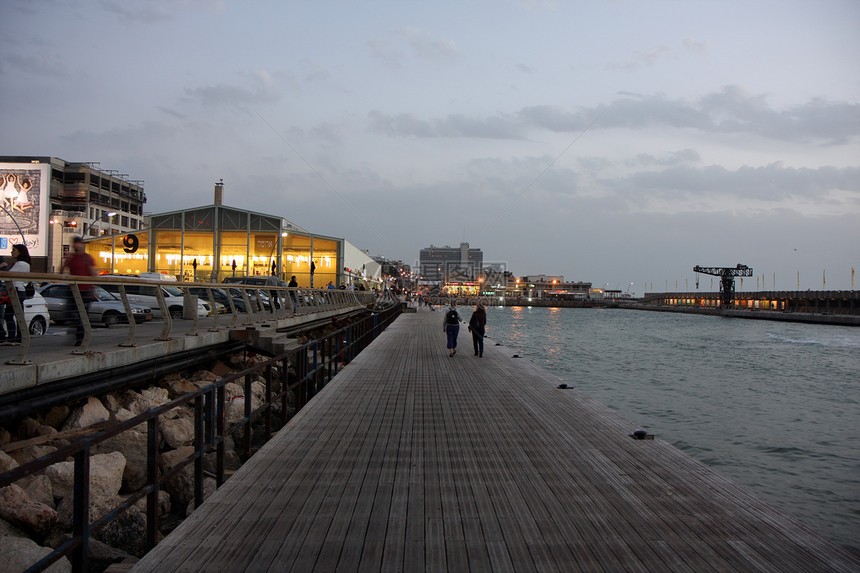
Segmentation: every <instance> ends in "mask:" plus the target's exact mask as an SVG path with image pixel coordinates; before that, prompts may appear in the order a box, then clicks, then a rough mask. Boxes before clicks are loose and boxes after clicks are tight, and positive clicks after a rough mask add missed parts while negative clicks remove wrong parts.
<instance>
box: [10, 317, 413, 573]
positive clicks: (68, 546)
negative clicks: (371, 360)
mask: <svg viewBox="0 0 860 573" xmlns="http://www.w3.org/2000/svg"><path fill="white" fill-rule="evenodd" d="M400 312H401V306H400V305H392V306H390V307H389V308H388V309H387V310H384V311H380V312H374V313H371V315H370V316H368V317H366V318H364V319H362V320H360V321H357V322H354V323H352V324H349V325H347V326H345V327H343V328H340V329H339V330H337V331H334V332H332V333H331V334H328V335H327V336H325V337H323V338H320V339H317V340H312V341H310V342H307V343H306V344H304V345H301V346H298V347H296V348H293V349H290V350H287V351H285V352H283V353H281V354H280V355H278V356H275V357H273V358H270V359H268V360H266V361H264V362H262V363H260V364H258V365H256V366H253V367H251V368H248V369H246V370H243V371H241V372H237V373H234V374H231V375H229V376H227V377H225V378H222V379H220V380H218V381H216V382H214V383H212V384H210V385H208V386H205V387H203V388H199V389H198V390H196V391H194V392H191V393H188V394H185V395H183V396H181V397H179V398H176V399H175V400H172V401H170V402H168V403H166V404H163V405H161V406H158V407H156V408H153V409H151V410H148V411H147V412H144V413H142V414H140V415H138V416H136V417H134V418H131V419H129V420H127V421H125V422H120V423H117V424H115V425H113V426H111V427H109V428H106V429H103V430H101V431H98V432H97V433H94V434H93V435H91V436H89V437H86V438H82V439H80V440H79V441H77V442H75V443H73V444H71V445H68V446H66V447H63V448H60V449H58V450H57V451H55V452H53V453H51V454H49V455H47V456H44V457H42V458H39V459H37V460H34V461H31V462H29V463H27V464H25V465H22V466H19V467H17V468H14V469H12V470H10V471H7V472H6V473H3V474H0V487H5V486H7V485H10V484H12V483H15V482H16V481H18V480H20V479H21V478H24V477H27V476H29V475H32V474H34V473H36V472H38V471H41V470H43V469H45V468H47V467H48V466H50V465H52V464H55V463H57V462H62V461H66V460H67V459H68V458H70V457H71V458H73V459H74V493H73V495H74V502H73V531H72V537H71V539H69V540H68V541H66V542H65V543H63V544H62V545H60V546H59V547H58V548H57V549H55V550H54V551H53V552H52V553H51V554H49V555H47V556H46V557H44V558H43V559H42V560H40V561H39V562H37V563H35V564H33V565H32V566H31V567H30V569H28V570H27V571H34V572H35V571H43V570H44V569H46V568H48V567H50V565H51V564H52V563H54V562H56V561H57V560H58V559H60V558H61V557H63V556H68V557H69V558H70V560H71V562H72V568H73V571H76V572H84V571H86V570H87V565H88V549H89V540H90V536H91V535H92V534H93V533H95V532H97V531H98V530H100V529H101V528H103V527H104V526H105V525H107V524H108V523H110V522H111V521H113V520H114V519H116V518H117V517H118V516H120V515H121V514H122V513H123V512H125V511H127V510H128V509H129V508H130V507H131V506H132V505H134V504H135V503H136V502H138V501H139V500H141V499H143V498H146V523H147V535H146V548H147V550H149V549H151V548H152V547H154V546H155V544H156V542H157V535H158V527H159V521H158V520H159V515H158V491H159V489H160V488H161V486H162V484H164V483H165V482H167V481H168V480H169V479H171V478H172V477H174V476H176V475H177V474H179V473H180V472H182V471H183V470H184V469H185V468H186V467H188V466H189V465H192V464H193V474H194V477H193V480H194V504H195V507H199V505H200V504H201V503H203V480H204V471H203V458H204V456H205V455H206V454H208V453H211V452H214V453H215V472H214V473H215V480H216V485H217V486H219V487H220V486H221V484H223V483H224V479H225V471H224V458H225V452H226V448H225V437H227V436H230V435H232V434H233V432H234V431H235V430H237V429H238V428H239V427H242V432H241V435H242V438H243V441H242V444H241V452H240V453H241V454H242V455H244V456H245V457H250V456H251V455H252V454H253V453H254V452H253V440H252V437H253V429H252V422H254V421H259V422H261V424H262V428H263V431H262V434H263V435H262V436H260V438H262V439H263V440H264V441H267V440H268V439H269V438H271V437H272V436H273V414H275V410H276V409H278V410H280V412H281V417H282V419H283V420H284V422H286V420H287V413H288V402H289V397H290V395H292V396H293V397H294V408H295V409H296V410H298V409H300V408H301V407H302V406H304V405H305V404H307V402H308V401H310V400H311V399H312V398H313V396H314V395H315V394H316V393H317V392H319V391H320V390H322V388H323V387H325V385H326V384H327V383H328V382H329V381H331V379H332V378H333V377H334V376H335V375H336V374H337V373H338V371H339V370H340V368H341V367H343V366H344V365H346V364H348V363H349V362H350V361H352V359H353V358H354V357H355V356H356V355H357V354H358V353H359V352H361V351H362V350H363V349H364V348H366V347H367V345H368V344H370V343H371V342H372V341H373V340H374V339H375V338H376V337H377V336H378V335H379V334H381V333H382V331H383V330H384V329H385V328H386V327H387V326H388V325H389V324H391V322H393V321H394V319H396V318H397V317H398V316H399V315H400ZM234 318H235V317H234ZM260 375H262V376H263V378H264V379H265V399H264V401H263V403H262V405H260V406H259V407H258V408H256V409H254V408H253V400H252V399H251V396H252V383H253V380H254V379H255V378H256V377H258V376H260ZM275 381H279V382H280V384H279V385H278V386H279V390H276V389H275V388H274V386H276V385H275V384H274V383H275ZM231 382H237V383H241V384H242V385H243V386H244V390H245V397H246V398H245V404H244V416H243V417H242V418H241V419H240V420H239V421H238V422H236V423H235V424H232V425H229V426H228V425H227V424H226V422H225V409H226V390H225V387H226V385H227V384H229V383H231ZM184 405H192V406H193V409H194V436H195V437H194V453H193V454H192V455H191V456H189V457H187V458H186V459H184V460H183V461H181V462H179V463H178V464H176V465H174V466H173V467H172V468H170V469H169V470H167V471H166V472H164V473H160V472H159V458H160V452H159V450H158V442H159V439H158V436H159V433H158V428H159V419H160V417H161V416H163V415H164V414H166V413H167V412H170V411H171V410H174V409H176V408H179V407H182V406H184ZM276 406H277V408H276ZM140 424H146V429H147V483H146V485H145V486H144V487H142V488H141V489H139V490H137V491H135V492H133V493H131V494H130V495H129V496H128V497H127V498H126V499H125V500H124V501H123V502H122V503H121V504H120V505H119V506H117V507H115V508H113V509H112V510H111V511H109V512H108V513H106V514H104V515H102V516H100V517H99V518H98V519H96V520H95V521H93V522H92V523H90V515H89V502H90V491H89V476H90V452H91V450H92V448H93V447H94V446H95V445H96V444H98V443H101V442H104V441H105V440H107V439H109V438H111V437H113V436H116V435H118V434H120V433H122V432H126V431H129V430H131V429H133V428H135V427H137V426H139V425H140Z"/></svg>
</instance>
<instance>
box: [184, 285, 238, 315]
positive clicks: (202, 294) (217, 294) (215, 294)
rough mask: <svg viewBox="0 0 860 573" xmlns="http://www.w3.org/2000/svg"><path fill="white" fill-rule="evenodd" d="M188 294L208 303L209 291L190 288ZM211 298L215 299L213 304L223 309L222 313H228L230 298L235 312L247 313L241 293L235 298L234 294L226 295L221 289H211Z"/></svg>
mask: <svg viewBox="0 0 860 573" xmlns="http://www.w3.org/2000/svg"><path fill="white" fill-rule="evenodd" d="M234 290H235V289H234ZM188 292H190V293H191V294H193V295H196V296H197V297H198V298H199V299H200V300H202V301H204V302H209V289H208V288H206V287H190V288H189V289H188ZM237 293H238V291H237ZM212 298H214V299H215V304H218V305H221V306H222V307H223V308H224V312H230V301H229V299H231V298H232V299H233V305H234V306H235V307H236V311H237V312H248V309H247V307H246V306H245V299H244V298H242V293H238V296H237V295H235V294H227V291H225V290H223V289H220V288H214V287H212Z"/></svg>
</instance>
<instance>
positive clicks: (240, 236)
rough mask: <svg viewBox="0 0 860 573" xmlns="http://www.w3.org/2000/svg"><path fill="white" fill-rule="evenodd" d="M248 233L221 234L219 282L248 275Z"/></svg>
mask: <svg viewBox="0 0 860 573" xmlns="http://www.w3.org/2000/svg"><path fill="white" fill-rule="evenodd" d="M247 259H248V233H246V232H244V231H238V232H237V231H222V232H221V257H220V259H219V261H218V263H219V264H220V268H219V272H218V282H221V281H223V280H224V279H225V278H227V277H232V276H234V275H235V276H237V277H243V276H245V275H247V274H248V267H247V263H248V261H247Z"/></svg>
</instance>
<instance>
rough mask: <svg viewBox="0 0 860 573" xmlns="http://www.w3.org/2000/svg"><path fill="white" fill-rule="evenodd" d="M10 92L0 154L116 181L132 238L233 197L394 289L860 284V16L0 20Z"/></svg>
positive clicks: (463, 14) (82, 6)
mask: <svg viewBox="0 0 860 573" xmlns="http://www.w3.org/2000/svg"><path fill="white" fill-rule="evenodd" d="M0 85H2V97H0V102H2V103H0V131H2V134H3V135H2V137H0V155H39V156H53V157H59V158H61V159H64V160H66V161H71V162H84V161H93V162H99V163H100V166H101V168H102V169H113V170H118V171H119V172H121V173H128V174H129V176H130V178H131V179H140V180H143V181H144V186H145V191H146V194H147V198H148V202H147V204H146V211H147V212H148V213H160V212H165V211H172V210H178V209H184V208H190V207H197V206H202V205H210V204H212V203H213V187H214V184H215V183H216V182H218V181H219V180H222V179H223V181H224V189H225V191H224V203H225V204H227V205H230V206H234V207H238V208H243V209H249V210H253V211H259V212H263V213H267V214H273V215H278V216H283V217H285V218H287V219H289V220H291V221H293V222H294V223H296V224H297V225H299V226H300V227H302V228H305V229H307V230H309V231H311V232H313V233H317V234H322V235H329V236H335V237H343V238H345V239H347V240H348V241H349V242H351V243H352V244H354V245H356V246H357V247H359V248H360V249H363V250H367V251H368V252H369V254H371V255H382V256H385V257H387V258H389V259H400V260H402V261H404V262H405V263H407V264H415V263H416V262H417V259H418V256H419V251H420V249H422V248H424V247H427V246H430V245H435V246H445V245H451V246H457V245H459V244H460V242H462V241H466V242H468V243H469V244H470V246H472V247H477V248H480V249H482V251H483V253H484V261H485V263H496V264H501V265H504V266H505V268H507V269H508V270H509V271H511V272H513V273H514V274H515V275H516V276H525V275H536V274H546V275H563V276H564V278H565V280H568V281H588V282H591V283H592V284H593V285H594V286H595V287H602V286H608V287H609V288H620V289H621V290H624V291H626V292H630V293H634V294H641V293H642V292H643V291H646V290H647V291H663V290H666V289H668V290H675V289H676V288H677V289H678V290H686V289H689V290H694V289H695V278H696V277H695V274H694V273H693V271H692V267H693V266H695V265H702V266H718V267H719V266H735V265H736V264H738V263H742V264H746V265H748V266H750V267H752V268H753V272H754V275H755V276H753V277H751V278H748V279H745V281H744V284H743V285H742V286H741V285H738V288H739V290H754V289H755V288H764V289H768V290H769V289H772V288H774V287H775V288H776V289H779V290H792V289H795V288H797V287H798V284H799V287H800V288H801V289H803V290H806V289H822V288H826V289H828V290H831V289H851V288H852V287H853V288H857V286H856V285H857V284H858V283H860V275H858V277H857V283H854V284H853V285H852V281H853V277H852V269H857V270H858V271H860V2H857V1H856V0H844V1H843V0H819V1H815V2H811V1H809V0H803V1H795V0H776V1H763V0H742V1H735V0H719V1H696V0H684V1H681V0H672V1H660V0H654V1H645V0H604V1H599V0H580V1H561V0H558V1H553V0H458V1H449V0H434V1H433V2H418V1H413V0H396V1H388V0H372V1H371V0H365V1H364V2H356V1H338V2H335V1H328V0H313V1H274V0H267V1H263V0H243V1H241V2H240V1H230V0H134V1H132V0H89V1H77V0H26V1H21V0H3V2H2V5H0ZM700 280H701V285H700V288H701V289H702V290H708V291H710V290H715V289H716V288H717V280H716V279H714V280H711V279H710V277H701V279H700Z"/></svg>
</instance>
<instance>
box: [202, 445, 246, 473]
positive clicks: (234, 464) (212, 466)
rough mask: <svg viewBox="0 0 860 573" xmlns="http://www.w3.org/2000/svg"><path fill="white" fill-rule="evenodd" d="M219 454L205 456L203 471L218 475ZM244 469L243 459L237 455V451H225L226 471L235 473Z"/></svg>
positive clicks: (212, 453)
mask: <svg viewBox="0 0 860 573" xmlns="http://www.w3.org/2000/svg"><path fill="white" fill-rule="evenodd" d="M217 456H218V454H217V453H216V452H210V453H208V454H206V455H204V456H203V469H204V470H205V471H207V472H209V473H212V474H214V473H217V470H218V468H217V464H218V457H217ZM240 467H242V458H240V457H239V454H237V453H236V450H232V449H230V450H225V451H224V469H225V470H231V471H235V470H238V469H239V468H240Z"/></svg>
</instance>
